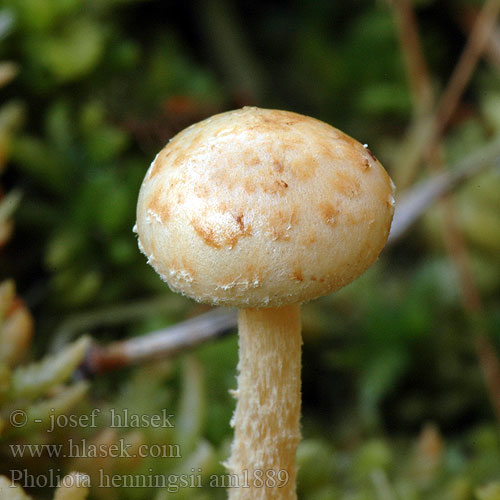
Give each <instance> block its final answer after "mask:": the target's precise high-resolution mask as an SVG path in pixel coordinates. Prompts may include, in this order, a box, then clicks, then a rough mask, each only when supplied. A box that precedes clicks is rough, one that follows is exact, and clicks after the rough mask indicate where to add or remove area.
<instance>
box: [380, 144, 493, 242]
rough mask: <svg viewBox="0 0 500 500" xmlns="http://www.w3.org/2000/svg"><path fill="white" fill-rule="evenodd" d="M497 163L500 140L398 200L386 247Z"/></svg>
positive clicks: (422, 183) (416, 187)
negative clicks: (458, 188) (452, 193)
mask: <svg viewBox="0 0 500 500" xmlns="http://www.w3.org/2000/svg"><path fill="white" fill-rule="evenodd" d="M499 163H500V137H498V138H497V139H495V140H494V141H492V142H490V143H488V144H486V145H485V146H483V147H482V148H480V149H478V150H477V151H475V152H474V153H472V154H471V155H470V156H468V157H467V158H465V159H464V160H463V161H462V162H460V163H459V164H458V165H456V166H453V167H450V168H448V169H446V170H445V171H444V172H441V173H439V174H436V175H434V176H433V177H431V178H429V179H427V180H425V181H423V182H421V183H420V184H418V185H417V186H415V187H413V188H412V189H410V190H409V191H407V192H406V193H405V194H403V195H402V196H401V198H400V199H398V201H397V203H396V211H395V213H394V219H393V221H392V227H391V232H390V234H389V240H388V244H389V245H390V244H393V243H395V242H396V241H398V240H399V239H400V238H401V237H402V236H403V235H404V234H405V233H406V232H407V231H408V229H409V228H410V227H411V226H412V225H413V224H414V223H415V222H416V221H417V220H418V219H419V218H420V217H421V216H422V215H423V214H424V213H425V212H426V210H427V209H428V208H429V207H430V206H431V205H433V204H434V203H435V202H436V201H437V200H438V199H440V198H442V197H443V196H444V195H446V194H448V193H451V192H452V191H453V190H455V189H456V188H457V187H459V186H460V185H462V184H463V183H465V182H466V181H468V180H469V179H470V178H472V177H473V176H475V175H477V174H478V173H480V172H482V171H483V170H484V169H486V168H488V167H491V166H492V165H494V164H497V165H498V164H499Z"/></svg>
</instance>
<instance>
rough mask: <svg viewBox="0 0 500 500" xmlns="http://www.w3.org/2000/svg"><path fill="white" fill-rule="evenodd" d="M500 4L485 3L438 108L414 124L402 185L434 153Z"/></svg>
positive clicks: (495, 1)
mask: <svg viewBox="0 0 500 500" xmlns="http://www.w3.org/2000/svg"><path fill="white" fill-rule="evenodd" d="M499 8H500V1H499V0H489V1H488V2H487V3H486V4H485V5H484V6H483V8H482V9H481V12H480V13H479V15H478V17H477V20H476V22H475V24H474V27H473V29H472V31H471V34H470V36H469V38H468V40H467V43H466V45H465V48H464V50H463V52H462V55H461V56H460V59H459V61H458V63H457V65H456V66H455V69H454V71H453V73H452V76H451V78H450V80H449V82H448V85H447V86H446V89H445V90H444V92H443V94H442V96H441V98H440V100H439V103H438V105H437V107H436V110H435V112H434V113H433V115H432V116H431V117H430V118H427V117H426V116H424V117H423V118H421V119H417V123H416V124H415V126H414V127H412V130H413V131H414V137H412V138H411V142H412V143H413V147H412V148H411V150H410V151H409V152H408V153H407V155H406V159H405V164H404V165H405V167H404V171H405V176H404V178H402V179H400V181H399V183H398V184H399V186H400V187H401V186H403V187H404V186H405V185H408V184H409V183H410V182H411V181H412V179H413V178H414V177H415V175H416V172H417V169H418V166H419V164H420V161H421V160H422V158H423V157H424V156H426V155H427V158H430V157H431V156H432V154H433V151H434V150H435V147H436V145H437V143H438V142H439V140H440V137H441V134H442V132H443V130H444V129H445V127H446V125H448V123H449V120H450V118H451V116H452V115H453V113H454V111H455V109H456V106H457V104H458V103H459V102H460V99H461V97H462V95H463V92H464V90H465V88H466V86H467V84H468V83H469V81H470V78H471V76H472V74H473V72H474V70H475V68H476V65H477V63H478V61H479V58H480V56H481V54H482V52H483V50H484V48H485V46H486V43H487V41H488V39H489V38H490V36H491V33H493V31H494V29H495V23H496V19H497V16H498V11H499ZM403 47H404V45H403ZM429 85H430V83H429Z"/></svg>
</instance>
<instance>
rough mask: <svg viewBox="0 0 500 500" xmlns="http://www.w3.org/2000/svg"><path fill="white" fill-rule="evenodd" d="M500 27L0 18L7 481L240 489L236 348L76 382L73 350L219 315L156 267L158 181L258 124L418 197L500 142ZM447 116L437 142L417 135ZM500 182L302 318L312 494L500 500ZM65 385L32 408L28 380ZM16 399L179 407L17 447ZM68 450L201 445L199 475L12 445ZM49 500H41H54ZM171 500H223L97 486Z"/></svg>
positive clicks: (329, 8) (314, 20)
mask: <svg viewBox="0 0 500 500" xmlns="http://www.w3.org/2000/svg"><path fill="white" fill-rule="evenodd" d="M488 9H489V10H488ZM485 12H486V14H485ZM481 13H482V14H481ZM497 14H498V2H497V1H489V2H481V1H478V0H463V1H462V0H449V1H437V0H415V1H411V0H393V1H389V0H387V1H383V0H379V1H368V0H352V1H349V2H332V1H326V0H317V1H288V2H287V1H278V0H270V1H267V2H255V1H247V0H243V1H240V2H230V1H229V0H227V1H226V0H221V1H217V0H203V1H199V2H197V1H194V2H169V1H161V0H156V1H153V0H151V1H148V0H142V1H141V0H136V1H134V0H85V1H83V0H3V1H2V3H0V85H2V88H0V95H1V101H0V172H1V177H0V278H1V280H7V279H10V280H13V281H10V282H4V284H3V285H2V286H3V288H2V293H0V300H3V301H4V302H3V305H1V307H0V352H3V354H0V474H4V475H6V476H7V477H9V478H10V477H11V474H10V471H12V470H14V469H26V470H28V471H30V472H31V473H33V474H44V473H46V471H47V470H48V469H49V468H52V469H54V468H56V469H57V468H59V469H60V471H61V474H64V473H66V472H69V471H71V470H75V469H77V470H80V471H82V472H89V473H94V474H95V473H96V472H95V471H97V470H98V469H99V467H100V468H102V469H103V470H107V471H114V472H116V473H119V472H120V471H122V473H123V471H127V472H128V473H130V474H140V473H144V471H148V470H152V471H155V472H156V473H162V474H167V473H169V472H171V473H173V474H175V473H180V471H189V470H191V469H192V468H194V469H196V468H202V469H203V474H206V475H209V474H211V473H222V471H223V469H222V466H221V465H220V462H221V461H222V460H223V459H224V458H225V456H226V455H227V452H228V446H229V443H230V440H231V430H230V427H229V420H230V417H231V414H232V411H233V406H234V403H233V400H232V399H231V397H230V396H229V395H228V390H229V389H230V388H234V386H235V370H236V362H237V339H236V336H235V335H231V336H228V337H226V338H224V339H222V340H218V341H216V342H212V343H209V344H206V345H204V346H202V347H199V348H197V349H196V350H194V351H192V352H190V353H189V354H187V355H181V356H178V357H176V358H175V359H170V360H164V361H161V362H155V363H149V364H145V365H142V366H139V367H131V368H126V369H121V370H116V371H113V372H110V373H106V374H103V375H98V376H95V377H94V378H92V379H91V380H90V381H87V382H82V381H81V380H78V377H76V378H75V376H74V375H71V374H72V373H73V371H74V369H75V368H76V366H77V365H78V364H79V362H80V361H81V359H82V357H83V355H84V351H85V350H84V349H83V347H82V346H80V347H79V346H78V345H76V348H75V347H74V346H75V344H73V347H74V349H76V350H73V351H71V352H69V353H68V351H67V350H64V349H63V346H65V345H66V344H67V343H68V342H70V341H72V340H74V339H75V338H76V337H77V336H78V335H80V334H81V333H88V334H90V335H91V336H92V337H93V338H94V339H96V340H98V341H100V342H102V343H107V342H110V341H112V340H120V339H125V338H128V337H132V336H136V335H144V334H147V333H148V332H151V331H153V330H155V329H158V328H162V327H166V326H168V325H172V324H175V323H177V322H179V321H182V320H184V319H186V318H188V317H191V316H194V315H196V314H198V313H201V312H204V311H205V310H207V308H206V307H204V306H201V305H197V304H194V303H192V302H190V301H189V300H187V299H185V298H182V297H179V296H177V295H174V294H173V293H171V292H170V291H169V290H168V289H167V287H166V285H165V284H164V283H163V282H162V281H161V280H160V279H159V278H158V277H157V276H156V274H155V273H154V271H153V270H152V269H151V268H149V267H148V266H147V264H146V261H145V259H144V257H143V256H142V255H141V254H140V253H139V251H138V249H137V243H136V238H135V235H134V234H133V233H132V226H133V225H134V222H135V204H136V200H137V194H138V191H139V186H140V184H141V182H142V178H143V176H144V174H145V172H146V169H147V167H148V166H149V164H150V162H151V161H152V159H153V158H154V156H155V154H156V153H157V152H158V151H159V150H160V149H161V148H162V147H163V145H164V144H165V143H166V142H167V141H168V139H169V138H170V137H172V136H173V135H174V134H175V133H177V132H179V131H180V130H182V129H183V128H184V127H186V126H188V125H190V124H191V123H194V122H196V121H199V120H201V119H203V118H205V117H207V116H210V115H211V114H214V113H217V112H222V111H225V110H228V109H234V108H238V107H241V106H244V105H257V106H261V107H269V108H280V109H288V110H292V111H296V112H299V113H304V114H307V115H311V116H314V117H316V118H319V119H322V120H324V121H326V122H328V123H330V124H332V125H334V126H335V127H337V128H340V129H341V130H343V131H345V132H346V133H348V134H350V135H352V136H353V137H355V138H357V139H358V140H359V141H360V142H361V143H369V145H370V149H371V150H372V151H373V152H374V153H375V154H376V155H377V157H378V158H379V159H380V161H381V162H382V163H383V164H384V166H385V167H386V169H387V170H388V171H389V172H390V174H391V176H392V177H393V179H394V180H395V182H396V185H397V187H398V197H399V198H401V196H402V195H403V194H404V193H405V192H407V191H408V190H409V189H411V188H412V187H413V186H415V185H416V183H418V182H419V181H420V180H422V179H426V178H428V177H429V176H430V175H431V173H432V172H437V171H439V170H440V169H441V170H450V169H453V168H454V165H456V164H457V162H459V161H460V160H461V159H462V158H464V157H466V156H467V155H469V154H472V153H474V152H477V151H481V150H482V148H485V147H486V146H487V145H488V144H490V143H491V142H492V141H494V140H495V138H496V137H497V136H498V134H500V79H499V75H500V49H499V47H500V34H499V32H498V30H497V28H496V16H497ZM481 15H483V17H481ZM488 23H489V24H488ZM474 30H476V31H474ZM471 33H472V35H471ZM482 35H484V36H482ZM481 36H482V38H481ZM474 44H475V45H474ZM467 47H468V48H467ZM471 47H472V49H471ZM474 48H475V49H476V52H474ZM464 50H465V51H467V50H469V51H470V52H471V54H472V56H474V54H476V58H475V59H474V58H472V59H470V58H469V59H466V61H465V62H464V63H463V64H464V68H465V69H463V71H462V72H463V74H462V77H463V76H464V75H465V80H464V78H462V83H463V84H462V87H460V81H459V83H458V84H457V83H456V82H455V83H453V81H452V83H451V84H450V83H449V82H450V77H451V75H452V74H453V72H454V69H455V68H456V64H457V62H458V61H459V60H460V59H461V57H462V54H463V53H464ZM467 70H469V71H468V73H467ZM450 88H451V91H453V90H457V88H458V89H459V90H460V92H459V95H458V96H457V98H456V99H455V100H453V98H447V97H443V96H446V92H447V91H448V92H450ZM446 99H448V101H447V100H446ZM443 101H444V103H445V104H444V105H443V106H441V105H442V104H443ZM450 103H451V104H450ZM446 106H448V108H449V109H448V108H447V107H446ZM443 107H444V111H443ZM445 111H449V113H448V114H447V115H446V112H445ZM436 117H437V118H436ZM433 119H436V120H437V122H438V123H439V127H438V128H439V131H438V132H439V133H437V134H436V136H435V137H433V141H425V140H424V141H423V140H421V136H419V135H418V131H422V130H426V128H428V127H429V123H431V124H432V123H435V122H432V120H433ZM429 120H430V121H429ZM419 137H420V139H419ZM490 163H491V165H490V166H489V168H487V169H485V170H483V171H482V173H480V174H478V175H476V176H474V178H473V179H472V180H470V181H469V182H468V183H466V184H465V185H463V186H461V187H460V188H459V189H457V190H456V192H455V193H454V194H453V196H452V197H450V198H449V199H448V201H447V202H444V203H441V204H434V205H432V206H431V207H429V209H428V210H427V211H426V213H425V215H424V217H423V218H421V219H420V220H419V221H418V223H417V224H416V225H415V226H412V227H411V228H409V230H408V231H407V232H406V233H405V235H404V236H403V237H402V238H401V239H399V240H398V241H397V242H395V243H394V244H393V245H391V246H390V248H388V249H386V251H384V252H383V254H382V256H381V258H380V259H379V261H378V262H377V263H376V265H375V266H374V267H373V268H372V269H370V270H369V271H368V272H367V273H366V274H365V275H364V276H363V277H361V278H360V279H359V280H358V281H356V282H355V283H353V284H351V285H349V286H348V287H346V288H345V289H343V290H341V291H340V292H338V293H336V294H334V295H332V296H328V297H325V298H323V299H321V300H318V301H316V302H314V303H311V304H308V305H306V306H305V308H304V339H305V343H304V359H303V366H304V371H303V435H304V441H303V443H302V445H301V447H300V449H299V456H298V460H299V464H300V473H299V497H300V498H304V499H312V500H337V499H339V500H340V499H341V500H365V499H366V500H368V499H376V500H396V499H403V500H406V499H408V500H417V499H444V500H447V499H449V500H469V499H479V500H499V499H500V438H499V433H498V418H499V417H500V414H496V412H498V409H499V408H500V399H498V398H500V372H496V371H495V370H498V355H499V353H500V302H499V297H500V259H499V254H500V170H499V167H498V159H496V158H495V159H493V160H492V161H491V162H490ZM14 282H15V287H16V289H17V295H16V293H15V292H14ZM20 311H21V312H22V314H20ZM28 311H30V312H28ZM89 317H90V322H88V318H89ZM31 318H33V320H34V327H33V326H32V324H31ZM106 318H107V319H106ZM110 318H112V319H110ZM113 318H114V319H113ZM86 321H87V322H86ZM33 332H34V333H33ZM32 333H33V335H32ZM31 337H33V338H31ZM2 343H3V344H2ZM82 345H83V344H82ZM8 353H10V354H8ZM51 355H52V356H55V358H49V361H48V362H46V363H45V365H43V364H42V365H28V363H30V362H31V361H32V360H34V359H41V358H43V357H44V356H51ZM57 356H59V358H57ZM54 359H60V360H62V361H60V365H61V366H62V365H64V369H61V370H60V371H57V369H56V368H54V366H55V364H54ZM25 366H30V367H31V368H32V369H33V370H35V371H33V372H30V374H29V377H28V376H27V375H26V373H25V372H23V371H22V370H23V367H25ZM70 368H71V369H70ZM37 370H38V371H37ZM50 370H52V373H51V374H50V373H49V372H50ZM56 372H57V373H56ZM47 373H49V375H47V377H46V380H47V381H48V382H46V383H45V384H41V383H40V384H39V385H40V387H38V386H37V387H38V388H37V389H36V390H34V391H32V393H29V394H27V393H26V392H23V390H24V389H22V388H23V387H25V386H23V385H22V384H23V383H25V382H19V380H21V379H22V376H25V375H26V377H28V378H25V379H23V380H28V381H29V383H32V381H33V380H37V379H41V378H44V377H45V376H46V374H47ZM20 374H21V375H20ZM485 374H486V377H485ZM30 377H31V378H30ZM44 380H45V379H44ZM16 381H17V382H16ZM486 381H487V382H486ZM16 384H18V385H16ZM26 384H27V383H26ZM27 385H29V384H27ZM35 385H36V384H35ZM12 387H17V388H16V389H15V390H14V389H12ZM20 387H21V388H20ZM68 391H69V392H68ZM71 391H73V392H71ZM495 391H498V392H496V393H495ZM2 404H3V409H2V406H1V405H2ZM15 404H17V405H18V406H19V405H22V407H23V408H26V409H28V410H29V411H31V412H32V413H33V414H34V415H38V414H41V415H45V417H44V418H46V417H47V414H48V413H47V412H48V411H49V409H50V408H51V407H53V405H54V404H56V405H59V407H58V408H59V410H58V411H60V412H61V413H64V412H69V413H75V412H83V413H85V412H88V411H90V409H91V408H94V407H99V408H102V409H106V408H111V407H113V408H125V407H126V408H129V409H130V412H131V413H144V414H153V413H158V412H159V411H160V410H161V408H164V407H167V408H169V409H170V410H171V412H172V413H174V414H175V415H176V424H177V425H176V427H175V429H173V430H172V429H163V430H161V431H162V432H160V431H159V430H158V429H156V430H155V429H141V430H137V429H128V430H127V429H126V430H124V429H119V430H116V429H115V430H110V429H108V428H107V422H105V421H104V419H103V420H102V421H99V428H98V429H88V428H85V429H65V430H61V432H60V433H59V434H58V435H57V436H54V435H53V436H47V433H46V432H44V431H43V430H40V429H38V428H33V427H29V426H28V427H27V428H26V429H23V431H22V432H19V431H16V432H14V430H13V429H12V428H10V427H9V425H8V411H9V410H10V409H11V408H13V407H14V406H13V405H15ZM44 405H45V406H44ZM51 405H52V406H51ZM2 412H3V413H2ZM37 412H38V413H37ZM103 413H105V412H104V411H103ZM2 419H3V420H2ZM2 421H3V425H2ZM2 428H3V429H4V430H3V431H2ZM68 436H74V437H75V438H76V437H78V438H80V437H85V438H87V439H89V440H93V442H95V443H112V442H115V441H117V440H119V439H121V438H124V439H126V440H128V441H127V442H131V443H135V444H138V443H182V457H181V458H178V459H177V458H165V459H158V458H154V457H147V458H145V459H144V460H139V461H137V460H135V461H133V460H130V459H129V460H127V459H118V460H111V459H109V458H106V459H102V460H100V461H99V460H86V459H71V460H69V459H66V460H62V459H55V458H50V457H48V456H45V455H44V456H43V457H41V458H37V459H36V460H34V459H29V458H28V457H26V456H24V457H23V458H15V457H13V455H12V450H11V449H10V448H9V444H11V443H13V442H16V443H17V442H21V443H23V442H24V443H26V442H27V443H32V442H33V443H39V442H40V443H47V442H66V441H67V439H68ZM48 440H49V441H48ZM51 440H52V441H51ZM36 486H37V485H35V487H33V488H29V487H27V488H26V491H27V492H28V493H29V494H30V495H33V496H35V497H40V498H49V497H51V495H52V492H51V491H50V489H49V488H45V487H43V485H42V487H36ZM167 495H168V496H167ZM173 495H175V497H178V498H182V499H184V498H185V499H194V500H203V499H208V498H210V499H212V498H214V499H215V498H224V496H225V493H224V491H223V490H213V489H212V490H210V489H207V488H201V489H193V488H184V489H180V490H179V492H176V493H172V492H165V491H159V490H155V489H153V490H151V489H148V488H118V489H115V490H109V489H107V490H102V489H101V490H98V489H92V491H91V498H96V499H100V498H111V499H115V498H116V499H122V498H123V499H129V498H130V499H142V498H144V499H146V498H147V499H150V498H156V499H158V500H162V499H163V498H171V496H173Z"/></svg>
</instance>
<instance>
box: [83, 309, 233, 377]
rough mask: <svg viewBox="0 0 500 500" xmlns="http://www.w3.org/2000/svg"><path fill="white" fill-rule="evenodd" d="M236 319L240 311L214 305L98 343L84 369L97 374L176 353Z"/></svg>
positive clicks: (220, 331)
mask: <svg viewBox="0 0 500 500" xmlns="http://www.w3.org/2000/svg"><path fill="white" fill-rule="evenodd" d="M236 322H237V319H236V311H228V310H225V309H214V310H213V311H210V312H208V313H205V314H201V315H200V316H197V317H196V318H193V319H190V320H187V321H183V322H182V323H178V324H177V325H174V326H171V327H169V328H165V329H163V330H159V331H157V332H152V333H150V334H148V335H144V336H142V337H136V338H132V339H129V340H125V341H119V342H113V343H111V344H109V345H107V346H105V347H101V346H99V345H97V344H94V345H92V347H91V348H90V350H89V353H88V355H87V357H86V360H85V362H84V364H83V366H82V367H81V371H82V372H83V373H84V374H86V375H95V374H98V373H102V372H106V371H109V370H113V369H117V368H122V367H124V366H129V365H133V364H137V363H140V362H142V361H146V360H147V361H150V360H154V359H159V358H166V357H172V356H175V355H176V354H178V353H179V352H180V351H184V350H186V349H188V348H193V347H195V346H197V345H199V344H202V343H204V342H206V341H207V340H212V339H216V338H219V337H221V336H223V335H225V334H227V333H229V332H231V331H232V330H234V328H235V327H236Z"/></svg>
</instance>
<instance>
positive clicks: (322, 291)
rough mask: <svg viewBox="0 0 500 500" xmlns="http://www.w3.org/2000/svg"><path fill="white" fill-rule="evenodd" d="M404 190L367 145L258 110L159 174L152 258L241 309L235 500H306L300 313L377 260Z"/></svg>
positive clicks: (205, 124) (151, 193) (166, 152)
mask: <svg viewBox="0 0 500 500" xmlns="http://www.w3.org/2000/svg"><path fill="white" fill-rule="evenodd" d="M393 191H394V185H393V184H392V181H391V179H390V178H389V176H388V174H387V173H386V171H385V170H384V168H383V167H382V165H381V164H380V163H379V162H378V161H377V159H376V158H375V157H374V155H373V154H372V153H371V152H370V150H369V149H368V148H367V147H366V146H363V145H362V144H360V143H358V142H357V141H355V140H354V139H352V138H351V137H349V136H347V135H345V134H344V133H342V132H340V131H339V130H337V129H335V128H333V127H331V126H330V125H327V124H326V123H323V122H321V121H319V120H316V119H313V118H310V117H306V116H302V115H299V114H296V113H292V112H288V111H278V110H269V109H259V108H255V107H245V108H243V109H240V110H235V111H229V112H226V113H222V114H219V115H215V116H213V117H211V118H208V119H206V120H204V121H202V122H199V123H197V124H195V125H192V126H191V127H189V128H187V129H185V130H184V131H182V132H180V133H179V134H178V135H177V136H175V137H174V138H173V139H172V140H171V141H170V142H169V143H168V144H167V146H165V148H164V149H163V150H162V151H161V152H160V153H159V154H158V155H157V157H156V158H155V160H154V161H153V163H152V164H151V166H150V168H149V170H148V172H147V174H146V177H145V179H144V182H143V184H142V187H141V190H140V194H139V201H138V206H137V224H136V232H137V234H138V239H139V247H140V249H141V251H142V252H143V253H144V254H145V255H146V256H147V258H148V262H149V264H151V266H153V268H154V269H155V270H156V272H157V273H158V274H159V275H160V276H161V278H162V279H163V280H164V281H166V282H167V283H168V285H169V286H170V288H171V289H172V290H174V291H178V292H181V293H183V294H184V295H187V296H188V297H191V298H193V299H195V300H197V301H200V302H204V303H209V304H214V305H224V306H234V307H237V308H238V309H239V313H238V314H239V316H238V329H239V364H238V370H239V375H238V389H237V390H236V391H234V395H235V397H236V399H237V400H238V401H237V405H236V410H235V413H234V416H233V420H232V425H233V427H234V429H235V436H234V441H233V445H232V449H231V457H230V458H229V460H228V461H227V463H226V466H227V469H228V470H229V472H230V473H231V476H230V479H231V485H232V487H231V488H230V489H229V498H230V499H232V500H236V499H238V500H243V499H245V500H259V499H266V500H269V499H286V500H291V499H295V498H296V465H295V454H296V449H297V446H298V443H299V440H300V422H299V421H300V400H301V393H300V379H301V375H300V372H301V344H302V339H301V322H300V304H301V303H303V302H306V301H308V300H311V299H314V298H316V297H319V296H322V295H326V294H328V293H330V292H332V291H334V290H337V289H339V288H340V287H342V286H344V285H346V284H347V283H349V282H351V281H352V280H353V279H355V278H356V277H358V276H359V275H360V274H361V273H363V272H364V271H365V270H366V269H367V268H368V267H369V266H370V265H371V264H372V263H373V262H374V261H375V260H376V259H377V257H378V255H379V253H380V251H381V250H382V248H383V247H384V244H385V241H386V239H387V236H388V234H389V229H390V225H391V220H392V215H393V210H394V197H393Z"/></svg>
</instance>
